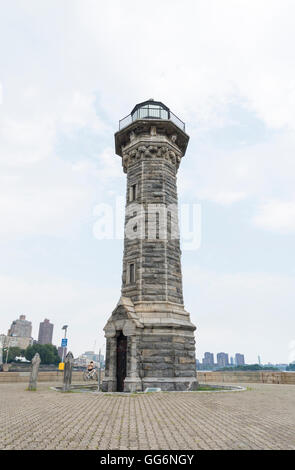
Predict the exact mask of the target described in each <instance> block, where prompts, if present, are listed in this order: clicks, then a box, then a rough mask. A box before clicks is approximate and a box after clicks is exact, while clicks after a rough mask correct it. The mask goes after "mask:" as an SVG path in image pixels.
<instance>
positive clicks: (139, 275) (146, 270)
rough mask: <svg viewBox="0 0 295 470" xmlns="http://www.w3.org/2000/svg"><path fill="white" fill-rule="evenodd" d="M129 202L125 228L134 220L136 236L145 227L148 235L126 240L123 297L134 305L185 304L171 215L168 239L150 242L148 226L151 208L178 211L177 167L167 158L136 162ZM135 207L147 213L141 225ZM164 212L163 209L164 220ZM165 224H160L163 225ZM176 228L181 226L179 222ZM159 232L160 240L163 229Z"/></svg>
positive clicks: (129, 183)
mask: <svg viewBox="0 0 295 470" xmlns="http://www.w3.org/2000/svg"><path fill="white" fill-rule="evenodd" d="M133 184H136V185H137V198H136V200H135V201H129V193H130V191H129V188H130V187H131V186H132V185H133ZM126 198H127V202H126V208H127V211H128V208H129V210H130V211H131V213H128V212H127V214H126V219H125V226H126V224H127V223H128V224H131V219H133V220H134V227H135V228H137V231H136V232H134V233H135V234H138V235H139V232H140V234H142V231H141V227H142V230H144V235H142V238H136V239H132V240H130V239H128V238H125V241H124V258H123V276H122V295H124V296H127V297H130V298H131V299H132V301H133V302H138V301H170V302H175V303H179V304H183V295H182V275H181V261H180V257H181V251H180V243H179V239H171V236H169V235H171V229H170V227H171V223H170V224H169V216H170V214H168V217H167V219H166V230H167V234H168V239H166V240H161V239H157V238H153V239H149V238H148V236H149V235H150V233H151V232H150V226H148V223H152V220H151V219H149V218H148V210H149V209H150V208H151V206H150V205H151V204H161V205H164V206H165V207H169V205H171V204H173V205H175V206H176V207H177V190H176V167H175V164H173V163H171V162H170V161H167V160H166V159H165V158H164V157H158V158H157V159H156V160H154V159H151V158H142V159H140V160H135V161H132V162H131V163H130V165H128V170H127V195H126ZM134 203H137V204H140V206H141V207H142V210H143V211H144V219H145V220H144V221H143V220H142V222H139V221H138V216H139V213H138V211H133V207H134V208H136V206H135V204H134ZM139 210H140V209H139ZM156 210H157V209H155V211H156ZM161 210H162V209H161V208H160V209H159V217H160V218H161ZM135 214H136V215H135ZM164 217H165V216H164ZM149 221H150V222H149ZM161 222H162V221H161V220H160V222H159V223H161ZM163 222H165V219H163ZM163 222H162V223H163ZM140 224H141V225H140ZM176 224H177V225H178V221H176ZM158 230H159V236H160V235H161V228H160V226H159V229H158ZM154 235H155V237H156V236H157V232H156V229H154ZM131 262H132V263H134V264H135V273H136V279H135V283H134V284H129V283H128V264H129V263H131Z"/></svg>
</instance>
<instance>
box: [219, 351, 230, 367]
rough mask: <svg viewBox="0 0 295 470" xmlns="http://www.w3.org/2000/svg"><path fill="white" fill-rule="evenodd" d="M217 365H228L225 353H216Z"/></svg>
mask: <svg viewBox="0 0 295 470" xmlns="http://www.w3.org/2000/svg"><path fill="white" fill-rule="evenodd" d="M217 365H218V367H227V366H228V365H229V362H228V354H227V353H224V352H220V353H218V354H217Z"/></svg>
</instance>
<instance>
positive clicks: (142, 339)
mask: <svg viewBox="0 0 295 470" xmlns="http://www.w3.org/2000/svg"><path fill="white" fill-rule="evenodd" d="M188 140H189V136H188V135H187V134H186V133H185V125H184V123H183V122H182V121H181V120H180V119H178V118H177V117H176V116H175V115H174V114H173V113H172V112H171V111H170V109H169V108H168V107H167V106H165V105H164V104H163V103H161V102H157V101H154V100H148V101H145V102H143V103H139V104H137V105H136V106H135V107H134V109H133V110H132V112H131V114H130V115H129V116H127V117H126V118H124V119H122V120H121V121H120V123H119V131H118V132H117V133H116V134H115V145H116V153H117V155H119V156H120V157H121V158H122V166H123V170H124V172H125V173H126V174H127V191H126V214H125V239H124V257H123V274H122V291H121V297H120V300H119V302H118V304H117V306H116V308H115V310H114V311H113V313H112V315H111V316H110V318H109V320H108V322H107V324H106V326H105V328H104V331H105V336H106V339H107V346H106V370H105V378H104V381H103V384H102V389H103V390H104V391H126V392H127V391H143V390H145V389H146V388H147V387H160V388H161V389H162V390H195V389H196V388H197V379H196V358H195V340H194V330H195V329H196V327H195V326H194V325H193V324H192V323H191V321H190V316H189V313H188V312H187V311H186V310H185V309H184V305H183V295H182V275H181V260H180V257H181V252H180V243H179V230H178V215H177V214H178V211H177V187H176V175H177V170H178V167H179V165H180V162H181V159H182V157H183V156H184V154H185V151H186V147H187V144H188Z"/></svg>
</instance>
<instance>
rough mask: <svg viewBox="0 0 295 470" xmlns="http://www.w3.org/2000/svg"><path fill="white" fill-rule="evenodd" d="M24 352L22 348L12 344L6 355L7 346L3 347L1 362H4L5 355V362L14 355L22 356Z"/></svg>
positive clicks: (11, 359) (10, 359)
mask: <svg viewBox="0 0 295 470" xmlns="http://www.w3.org/2000/svg"><path fill="white" fill-rule="evenodd" d="M24 353H25V351H24V349H21V348H18V347H16V346H14V347H12V348H9V350H8V356H7V348H3V356H2V360H3V362H6V357H7V362H12V361H13V360H14V359H15V357H16V356H23V355H24Z"/></svg>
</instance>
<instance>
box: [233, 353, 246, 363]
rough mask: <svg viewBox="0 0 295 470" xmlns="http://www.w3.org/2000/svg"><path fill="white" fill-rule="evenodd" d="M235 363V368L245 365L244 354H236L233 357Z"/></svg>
mask: <svg viewBox="0 0 295 470" xmlns="http://www.w3.org/2000/svg"><path fill="white" fill-rule="evenodd" d="M235 363H236V366H243V365H245V356H244V354H239V353H236V355H235Z"/></svg>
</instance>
